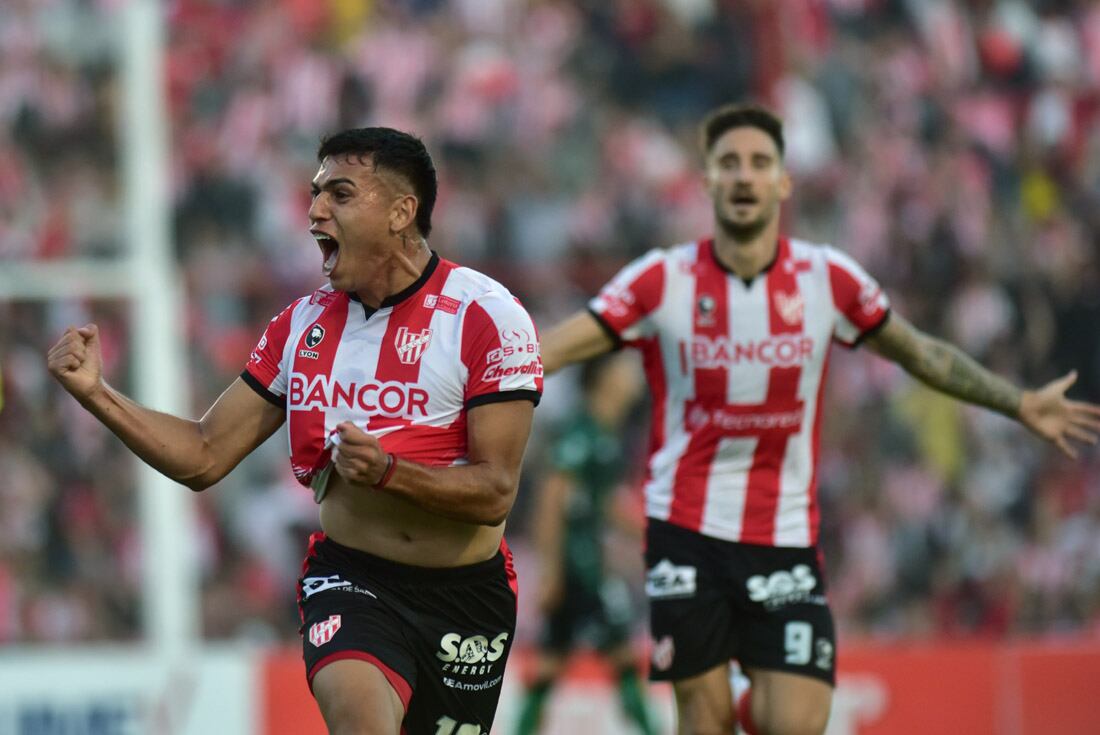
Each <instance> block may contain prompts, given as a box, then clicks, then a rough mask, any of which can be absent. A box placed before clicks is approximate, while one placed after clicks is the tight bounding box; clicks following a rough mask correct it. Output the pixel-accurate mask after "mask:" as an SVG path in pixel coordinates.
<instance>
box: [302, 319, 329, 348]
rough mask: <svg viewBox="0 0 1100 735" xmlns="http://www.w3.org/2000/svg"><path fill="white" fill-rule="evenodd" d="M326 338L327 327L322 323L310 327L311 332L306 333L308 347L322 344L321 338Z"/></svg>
mask: <svg viewBox="0 0 1100 735" xmlns="http://www.w3.org/2000/svg"><path fill="white" fill-rule="evenodd" d="M324 338H325V328H324V327H322V326H321V325H320V324H314V325H313V326H312V327H310V330H309V333H308V334H307V335H306V347H308V348H309V349H311V350H312V349H313V348H314V347H316V346H317V345H319V344H321V340H323V339H324Z"/></svg>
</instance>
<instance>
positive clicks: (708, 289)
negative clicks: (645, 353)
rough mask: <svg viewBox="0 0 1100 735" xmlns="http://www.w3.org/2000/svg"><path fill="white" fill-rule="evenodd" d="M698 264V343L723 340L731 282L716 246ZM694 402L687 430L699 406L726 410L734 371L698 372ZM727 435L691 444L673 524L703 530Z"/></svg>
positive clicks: (697, 436)
mask: <svg viewBox="0 0 1100 735" xmlns="http://www.w3.org/2000/svg"><path fill="white" fill-rule="evenodd" d="M698 248H699V249H698V253H697V255H696V261H695V293H694V296H693V299H692V325H693V326H692V334H693V337H706V338H709V339H712V340H717V339H721V338H723V337H725V336H726V335H728V334H729V290H728V289H729V278H728V276H727V274H726V272H725V270H723V269H722V268H721V267H720V266H719V264H718V263H717V262H715V260H714V256H713V254H712V245H711V241H710V240H702V241H700V242H699V246H698ZM693 385H694V391H693V392H694V395H695V398H694V401H687V402H686V403H685V406H684V410H685V415H684V424H685V425H688V424H689V423H690V420H689V418H688V415H687V414H688V412H690V411H691V408H692V407H693V406H694V405H698V404H702V405H725V404H726V401H727V395H728V392H729V389H728V385H729V370H728V369H727V368H725V367H713V368H695V370H694V379H693ZM720 438H721V435H720V434H719V433H717V432H715V431H706V430H703V431H697V432H695V433H693V434H692V436H691V439H690V440H689V441H688V446H687V449H686V450H685V452H684V456H683V457H681V458H680V463H679V466H678V467H677V468H676V478H675V480H673V485H672V503H671V505H670V507H669V517H668V521H669V523H673V524H675V525H677V526H683V527H685V528H690V529H693V530H698V528H699V527H700V525H702V522H703V509H704V507H705V505H706V499H707V479H708V478H709V476H710V466H711V464H712V463H713V462H714V455H715V453H716V452H717V451H718V442H719V440H720Z"/></svg>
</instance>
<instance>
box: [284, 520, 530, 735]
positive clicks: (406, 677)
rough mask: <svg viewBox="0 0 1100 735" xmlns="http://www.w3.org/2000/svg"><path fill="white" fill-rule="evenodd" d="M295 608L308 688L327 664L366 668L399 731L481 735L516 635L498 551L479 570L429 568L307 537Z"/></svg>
mask: <svg viewBox="0 0 1100 735" xmlns="http://www.w3.org/2000/svg"><path fill="white" fill-rule="evenodd" d="M298 608H299V611H300V612H301V615H302V629H301V633H302V647H303V651H304V653H303V657H304V658H305V664H306V679H307V681H308V682H309V684H310V687H311V688H312V686H313V677H314V675H315V674H316V673H317V672H318V671H319V670H320V669H321V668H323V667H324V666H325V665H326V664H329V663H332V662H333V661H339V660H341V659H349V658H350V659H358V660H363V661H369V662H370V663H372V664H374V665H375V666H377V667H378V668H379V670H381V671H382V673H383V674H385V676H386V678H387V679H388V680H389V682H390V684H391V685H392V686H393V688H394V691H396V692H397V694H398V696H400V697H401V701H402V703H403V704H404V705H405V719H404V728H405V729H404V731H406V732H409V733H436V732H444V731H446V732H447V733H450V734H451V735H488V733H489V731H490V729H491V727H492V724H493V716H494V714H495V713H496V708H497V700H498V699H499V698H500V689H501V682H502V681H503V677H504V666H505V663H506V662H507V661H508V653H509V651H510V650H511V648H512V640H513V638H515V630H516V588H515V573H514V572H513V567H512V555H511V552H510V551H509V550H508V546H507V544H505V543H504V542H503V541H501V550H500V552H498V553H497V554H496V556H494V557H493V558H491V559H488V560H486V561H483V562H479V563H477V564H470V565H468V566H462V567H453V568H430V567H416V566H410V565H407V564H399V563H397V562H393V561H390V560H388V559H382V558H380V557H377V556H374V555H372V554H368V553H366V552H363V551H358V550H356V549H351V548H348V547H346V546H342V545H340V544H338V543H336V542H335V541H333V540H331V539H328V538H326V537H325V535H324V534H322V533H315V534H313V536H311V537H310V541H309V553H308V555H307V557H306V560H305V563H304V564H303V567H302V577H301V579H299V580H298ZM447 725H450V729H447Z"/></svg>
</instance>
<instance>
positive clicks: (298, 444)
mask: <svg viewBox="0 0 1100 735" xmlns="http://www.w3.org/2000/svg"><path fill="white" fill-rule="evenodd" d="M349 301H350V299H348V297H347V294H341V297H340V298H338V299H335V300H334V301H333V302H332V304H331V305H329V306H328V308H326V309H325V310H324V311H322V312H321V316H319V317H318V318H317V320H316V321H315V322H313V325H311V326H310V327H308V328H306V329H303V330H302V336H301V337H300V338H299V342H298V344H297V345H295V347H294V349H295V354H294V355H291V356H290V365H291V366H293V369H292V370H287V373H288V374H290V373H297V374H299V375H300V376H301V377H302V378H304V381H305V382H304V384H303V385H304V386H308V385H310V384H311V383H312V382H313V378H314V376H317V375H321V376H325V377H327V376H329V375H332V365H333V362H335V360H336V351H337V349H338V348H339V346H340V339H341V337H343V334H344V328H345V327H346V326H347V323H348V303H349ZM314 325H319V326H320V327H321V328H322V329H324V337H323V338H322V343H321V344H319V345H317V347H318V349H314V350H312V351H313V352H315V353H316V354H317V357H315V358H312V359H305V360H299V359H298V358H297V351H298V350H304V349H309V348H308V347H307V345H306V343H305V341H306V339H307V338H308V337H309V334H310V331H311V330H312V329H313V326H314ZM322 345H323V346H322ZM291 382H292V383H293V380H292V381H291ZM288 395H289V389H288ZM304 398H305V401H306V402H307V403H309V402H310V400H309V396H308V395H306V396H304ZM288 403H291V402H290V401H288ZM288 413H289V414H290V421H289V432H290V456H291V457H317V456H319V455H320V454H321V451H322V450H323V449H324V445H325V436H326V434H325V412H324V410H323V409H321V408H311V409H309V410H302V409H296V410H292V411H288ZM295 474H296V475H297V472H296V473H295ZM310 479H312V478H311V476H310V475H308V474H307V475H298V481H299V482H301V483H302V484H303V485H306V486H308V485H309V481H310Z"/></svg>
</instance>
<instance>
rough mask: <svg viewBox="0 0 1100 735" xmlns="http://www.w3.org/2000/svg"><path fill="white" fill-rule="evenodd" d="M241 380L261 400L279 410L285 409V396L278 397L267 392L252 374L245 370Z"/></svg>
mask: <svg viewBox="0 0 1100 735" xmlns="http://www.w3.org/2000/svg"><path fill="white" fill-rule="evenodd" d="M241 380H243V381H244V382H245V383H246V384H247V385H248V387H249V388H251V389H252V390H254V391H256V392H257V393H259V394H260V398H263V399H264V400H265V401H267V402H268V403H270V404H272V405H274V406H278V407H279V408H281V409H284V410H285V409H286V396H280V395H278V394H277V393H272V392H271V391H269V390H268V389H267V388H265V387H264V384H263V383H261V382H260V381H259V380H258V379H257V378H256V376H255V375H253V374H252V373H250V372H248V371H247V370H245V371H244V372H242V373H241Z"/></svg>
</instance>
